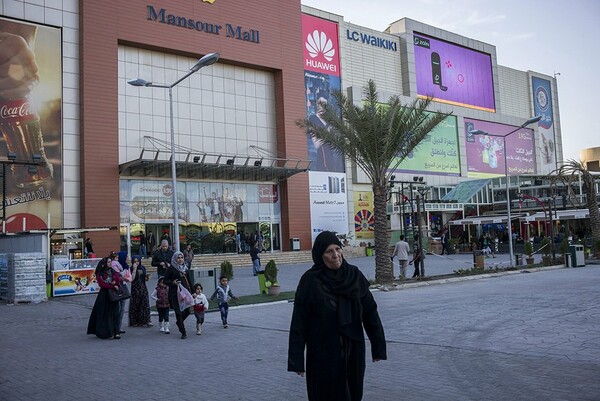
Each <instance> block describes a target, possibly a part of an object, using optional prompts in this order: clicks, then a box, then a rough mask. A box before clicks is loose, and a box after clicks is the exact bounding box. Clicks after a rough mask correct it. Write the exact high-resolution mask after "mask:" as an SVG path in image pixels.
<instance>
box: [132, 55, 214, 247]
mask: <svg viewBox="0 0 600 401" xmlns="http://www.w3.org/2000/svg"><path fill="white" fill-rule="evenodd" d="M218 60H219V53H209V54H207V55H205V56H204V57H202V58H201V59H200V60H198V61H197V62H196V64H194V65H193V66H192V68H190V71H189V72H188V73H187V74H185V75H184V76H183V77H181V78H179V79H178V80H177V81H175V82H174V83H172V84H171V85H165V84H155V83H152V82H150V81H146V80H145V79H142V78H137V79H133V80H131V81H127V83H128V84H129V85H132V86H146V87H153V88H165V89H168V90H169V120H170V125H171V186H172V187H173V194H172V202H173V205H172V207H173V237H174V238H173V245H174V250H175V251H179V250H180V246H179V205H178V204H177V164H176V161H175V124H174V121H173V88H174V87H175V86H177V85H178V84H179V83H180V82H181V81H183V80H185V79H186V78H187V77H189V76H190V75H192V74H194V73H195V72H198V71H199V70H200V69H201V68H203V67H207V66H209V65H212V64H214V63H216V62H217V61H218Z"/></svg>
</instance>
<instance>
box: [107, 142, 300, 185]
mask: <svg viewBox="0 0 600 401" xmlns="http://www.w3.org/2000/svg"><path fill="white" fill-rule="evenodd" d="M170 157H171V154H170V152H166V151H164V150H162V151H161V150H156V149H153V150H148V149H144V150H142V152H141V154H140V157H139V158H137V159H135V160H131V161H128V162H126V163H123V164H121V165H119V174H120V175H121V176H124V177H140V178H145V177H152V178H169V177H171V159H170ZM175 158H176V163H175V164H176V170H177V171H176V173H177V174H176V176H177V178H178V179H192V180H193V179H196V180H230V181H258V182H265V181H270V182H281V181H285V180H286V179H288V178H289V177H291V176H293V175H295V174H298V173H302V172H305V171H307V170H308V168H309V167H310V161H309V160H299V159H283V158H272V157H261V156H247V155H245V156H241V155H224V154H208V153H193V152H187V153H183V152H181V151H178V152H176V155H175Z"/></svg>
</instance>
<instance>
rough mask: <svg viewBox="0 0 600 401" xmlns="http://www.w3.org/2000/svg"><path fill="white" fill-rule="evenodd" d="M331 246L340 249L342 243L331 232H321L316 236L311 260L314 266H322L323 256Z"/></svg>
mask: <svg viewBox="0 0 600 401" xmlns="http://www.w3.org/2000/svg"><path fill="white" fill-rule="evenodd" d="M331 244H336V245H339V247H340V248H341V247H342V243H341V242H340V240H339V239H338V237H337V236H336V235H335V234H334V233H333V232H331V231H323V232H322V233H321V234H319V235H317V238H315V243H314V244H313V247H312V259H313V262H315V265H316V266H318V265H322V264H323V254H324V253H325V250H327V247H328V246H329V245H331Z"/></svg>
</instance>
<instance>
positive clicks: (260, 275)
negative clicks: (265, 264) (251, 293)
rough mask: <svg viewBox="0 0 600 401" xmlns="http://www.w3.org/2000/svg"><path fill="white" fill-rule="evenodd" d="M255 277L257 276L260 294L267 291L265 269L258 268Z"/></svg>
mask: <svg viewBox="0 0 600 401" xmlns="http://www.w3.org/2000/svg"><path fill="white" fill-rule="evenodd" d="M256 277H257V278H258V290H259V291H260V293H261V294H266V293H267V284H266V282H267V279H266V278H265V271H264V270H259V271H258V273H256Z"/></svg>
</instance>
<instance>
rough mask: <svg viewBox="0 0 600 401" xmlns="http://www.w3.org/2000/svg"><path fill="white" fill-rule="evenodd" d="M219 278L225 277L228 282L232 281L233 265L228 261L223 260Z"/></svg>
mask: <svg viewBox="0 0 600 401" xmlns="http://www.w3.org/2000/svg"><path fill="white" fill-rule="evenodd" d="M220 276H225V277H227V279H228V280H229V281H231V280H233V265H232V264H231V262H230V261H228V260H224V261H223V262H221V274H220Z"/></svg>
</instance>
